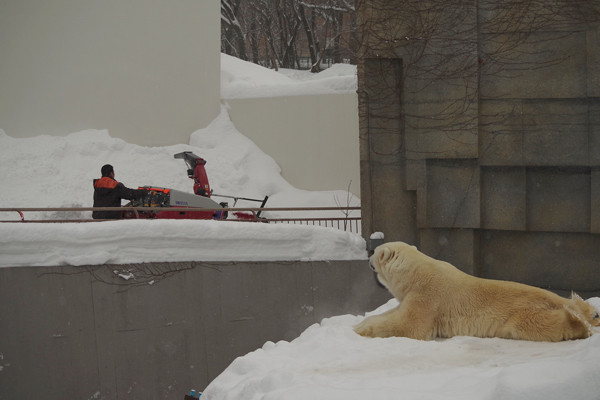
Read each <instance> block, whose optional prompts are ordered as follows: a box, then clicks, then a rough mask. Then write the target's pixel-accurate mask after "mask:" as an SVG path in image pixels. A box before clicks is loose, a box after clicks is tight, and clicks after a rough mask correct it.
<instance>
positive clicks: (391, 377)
mask: <svg viewBox="0 0 600 400" xmlns="http://www.w3.org/2000/svg"><path fill="white" fill-rule="evenodd" d="M355 71H356V70H355V69H354V67H351V66H336V67H335V68H332V69H331V70H329V72H327V71H325V72H323V73H321V74H317V75H310V74H308V73H302V72H298V71H280V72H279V73H277V72H274V71H269V70H266V69H264V68H261V67H257V66H255V65H253V64H248V63H243V62H240V61H239V60H236V59H232V58H231V57H228V56H222V92H223V94H222V97H223V98H234V97H262V96H272V95H277V94H292V93H293V94H298V95H301V94H307V93H308V91H318V92H319V93H320V91H323V90H326V91H327V90H328V91H330V92H336V91H344V90H355V84H356V81H355V79H356V78H355ZM336 76H337V77H338V79H337V80H336ZM319 80H322V82H321V83H319V82H318V81H319ZM353 85H354V86H353ZM315 87H317V88H315ZM0 127H1V121H0ZM186 150H191V151H194V152H195V153H196V154H198V155H201V156H203V157H204V158H206V159H207V161H208V164H207V165H206V169H207V172H208V175H209V179H210V181H211V185H212V187H213V189H214V191H215V193H219V194H232V195H237V196H244V197H262V196H264V195H270V196H271V198H270V200H269V203H268V205H269V206H272V207H282V206H298V207H301V206H333V207H335V206H337V205H338V204H340V203H341V204H342V205H345V204H346V202H347V201H346V196H347V193H346V192H340V191H334V192H306V191H301V190H297V189H295V188H293V187H291V186H290V185H289V184H288V183H287V182H286V181H285V180H284V179H283V178H282V177H281V175H280V173H279V168H278V167H277V165H276V164H275V162H274V161H273V159H271V158H270V157H269V156H267V155H265V154H264V153H262V152H261V151H260V149H258V148H257V147H256V146H255V145H254V143H252V142H251V141H250V140H249V139H247V138H246V137H244V136H243V135H241V134H240V133H239V132H238V131H237V130H236V129H235V127H234V126H233V124H232V123H231V121H230V120H229V117H228V114H227V110H226V108H225V107H224V108H223V110H222V112H221V114H220V116H219V117H218V118H217V119H216V120H215V121H213V123H212V124H211V125H210V126H208V127H206V128H204V129H200V130H198V131H197V132H194V133H193V134H192V135H191V138H190V144H189V145H177V146H169V147H160V148H148V147H141V146H136V145H133V144H129V143H126V142H124V141H122V140H120V139H115V138H111V137H110V136H109V133H108V132H106V131H93V130H90V131H85V132H78V133H73V134H71V135H69V136H67V137H62V138H61V137H50V136H38V137H35V138H31V139H15V138H11V137H10V136H8V135H6V134H4V133H3V132H0V170H1V171H2V174H1V175H0V187H2V188H4V190H2V191H0V207H16V206H19V207H88V206H91V201H92V183H91V182H92V179H93V178H96V177H98V174H99V169H100V167H101V165H102V164H104V163H111V164H113V165H114V166H115V169H116V174H117V179H118V180H120V181H122V182H123V183H125V184H126V185H127V186H129V187H135V186H138V185H139V186H142V185H154V186H165V187H171V188H175V189H179V190H185V191H191V180H189V178H187V176H186V173H185V169H186V167H185V165H184V164H183V162H182V161H181V160H175V159H173V154H175V153H178V152H181V151H186ZM6 188H10V190H6ZM350 203H351V205H357V204H358V203H359V200H358V199H356V198H352V199H351V200H350ZM239 205H240V206H254V205H255V204H239ZM86 216H87V217H89V214H85V213H84V214H82V215H77V216H71V217H77V218H82V217H86ZM337 216H340V215H337ZM17 217H18V216H17V215H16V214H14V213H13V214H9V215H7V214H5V213H0V219H3V220H4V219H8V218H12V219H17ZM34 217H35V218H50V217H60V218H65V217H66V215H56V213H48V214H33V213H27V214H26V218H28V219H31V218H34ZM364 248H365V243H364V241H363V240H362V238H360V237H359V236H357V235H353V234H349V233H345V232H341V231H338V230H335V229H326V228H313V227H299V226H285V225H271V224H251V223H240V222H216V221H114V222H102V223H89V224H74V223H72V224H66V225H54V224H53V225H47V224H18V223H16V224H0V266H25V265H61V264H69V265H82V264H102V263H130V262H139V261H150V260H152V261H158V260H159V259H160V257H161V256H162V255H164V256H165V257H166V258H167V259H169V260H180V261H183V260H187V259H194V260H233V259H235V257H239V259H246V260H257V259H307V260H308V259H357V258H359V259H360V258H366V252H365V250H364ZM115 250H116V251H115ZM127 278H128V277H127V276H123V279H127ZM588 301H590V302H592V304H594V305H595V306H596V308H600V299H598V298H594V299H590V300H588ZM395 304H397V303H396V301H395V300H391V301H390V302H389V303H387V304H385V305H383V306H382V307H380V308H379V309H378V310H375V311H374V312H373V313H380V312H383V311H385V310H387V309H389V308H391V307H393V306H394V305H395ZM370 314H372V313H368V314H367V315H370ZM363 317H364V316H354V315H342V316H336V317H332V318H328V319H325V320H323V321H322V322H321V323H320V324H315V325H313V326H311V327H309V328H308V329H306V331H305V332H304V333H302V334H301V335H300V337H298V338H297V339H295V340H293V341H291V342H285V341H281V342H278V343H272V342H267V343H265V344H264V345H263V347H262V348H261V349H258V350H256V351H254V352H251V353H249V354H247V355H245V356H242V357H239V358H238V359H236V360H235V361H234V362H233V363H232V364H231V365H230V366H229V367H228V368H227V369H226V370H225V371H224V372H223V373H222V374H221V375H220V376H219V377H217V378H216V379H215V380H214V381H213V382H212V383H211V384H210V385H209V386H208V387H207V388H206V390H205V391H204V395H203V397H202V398H203V399H207V400H211V399H212V400H215V399H236V400H243V399H265V400H268V399H277V400H279V399H285V400H294V399H302V400H305V399H327V400H337V399H344V400H348V399H361V400H362V399H373V400H375V399H394V400H397V399H410V400H416V399H420V400H429V399H431V400H437V399H444V400H455V399H456V400H470V399H473V400H506V399H510V400H519V399H527V400H535V399H540V400H564V399H569V400H590V399H600V379H598V378H599V377H600V364H599V363H598V361H597V360H598V359H599V358H600V335H594V336H593V337H591V338H589V339H585V340H577V341H571V342H562V343H536V342H526V341H514V340H504V339H480V338H470V337H456V338H452V339H446V340H436V341H430V342H422V341H416V340H411V339H406V338H389V339H368V338H363V337H361V336H358V335H356V334H355V333H354V332H353V331H352V326H353V325H355V324H357V323H359V322H360V321H361V320H362V318H363ZM0 373H1V370H0Z"/></svg>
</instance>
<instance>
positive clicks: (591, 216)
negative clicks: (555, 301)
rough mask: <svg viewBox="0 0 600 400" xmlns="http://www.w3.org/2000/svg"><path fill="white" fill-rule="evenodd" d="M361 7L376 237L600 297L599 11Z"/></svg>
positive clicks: (518, 5)
mask: <svg viewBox="0 0 600 400" xmlns="http://www.w3.org/2000/svg"><path fill="white" fill-rule="evenodd" d="M357 7H358V19H359V31H360V37H361V39H360V42H361V47H362V49H361V57H360V63H359V66H358V71H359V72H358V73H359V110H360V111H359V112H360V116H359V121H360V147H361V194H362V196H361V199H362V205H363V214H362V215H363V230H362V231H363V234H364V235H365V236H366V237H368V235H370V233H372V232H377V231H380V232H383V233H384V234H385V237H386V240H387V241H392V240H402V241H405V242H409V243H413V244H417V245H418V246H419V247H420V248H421V249H422V250H423V251H425V252H426V253H428V254H430V255H432V256H434V257H439V258H442V259H445V260H447V261H450V262H452V263H454V264H455V265H457V266H459V267H461V268H462V269H464V270H466V271H467V272H470V273H473V274H476V275H480V276H484V277H491V278H500V279H510V280H516V281H521V282H525V283H529V284H534V285H537V286H542V287H547V288H551V289H553V290H557V291H561V290H564V291H565V292H569V291H570V290H571V289H575V290H577V291H580V292H581V293H582V295H591V294H598V293H600V268H599V265H600V251H599V250H598V249H600V189H599V188H600V156H599V155H600V119H599V115H600V113H599V111H600V5H599V3H598V2H597V1H579V2H569V1H562V0H552V1H548V2H543V3H535V2H522V1H517V0H514V1H508V2H507V1H502V2H500V1H495V0H473V1H466V2H464V1H438V0H427V1H418V2H417V1H406V0H398V1H379V0H359V1H358V5H357Z"/></svg>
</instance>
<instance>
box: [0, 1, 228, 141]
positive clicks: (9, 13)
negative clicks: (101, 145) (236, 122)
mask: <svg viewBox="0 0 600 400" xmlns="http://www.w3.org/2000/svg"><path fill="white" fill-rule="evenodd" d="M219 5H220V2H218V1H216V0H211V1H196V0H178V1H177V2H175V3H173V2H164V1H156V0H152V1H149V0H105V1H95V0H52V1H46V0H2V1H0V55H1V57H2V67H1V68H0V129H3V130H4V131H5V132H6V133H7V134H8V135H10V136H13V137H31V136H38V135H42V134H49V135H65V134H68V133H72V132H77V131H80V130H85V129H108V130H109V132H110V134H111V135H112V136H113V137H118V138H121V139H124V140H126V141H128V142H131V143H137V144H140V145H149V146H163V145H170V144H176V143H188V142H189V137H190V134H191V133H192V132H194V131H195V130H197V129H200V128H203V127H205V126H206V125H208V124H209V123H210V122H211V121H212V120H213V119H214V118H215V117H216V116H217V115H218V114H219V110H220V104H219V96H220V94H219V76H220V66H219V63H220V58H219V54H220V40H219V37H220V25H219V15H220V8H219Z"/></svg>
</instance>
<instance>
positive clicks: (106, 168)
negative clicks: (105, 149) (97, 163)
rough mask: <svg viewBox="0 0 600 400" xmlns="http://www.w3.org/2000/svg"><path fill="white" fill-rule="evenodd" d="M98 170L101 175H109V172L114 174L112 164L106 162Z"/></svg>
mask: <svg viewBox="0 0 600 400" xmlns="http://www.w3.org/2000/svg"><path fill="white" fill-rule="evenodd" d="M100 172H101V173H102V176H111V174H114V172H115V170H114V169H113V166H112V165H110V164H106V165H103V166H102V169H101V170H100Z"/></svg>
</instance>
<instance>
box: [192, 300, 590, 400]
mask: <svg viewBox="0 0 600 400" xmlns="http://www.w3.org/2000/svg"><path fill="white" fill-rule="evenodd" d="M598 300H600V299H598V298H596V299H595V300H594V301H595V302H596V303H595V304H596V305H597V306H598V305H600V304H599V302H598ZM397 304H398V302H397V301H396V300H395V299H393V300H390V301H389V302H388V303H387V304H385V305H383V306H382V307H380V308H379V309H378V310H375V311H374V312H373V313H369V314H368V315H371V314H374V313H380V312H383V311H385V310H388V309H390V308H392V307H394V306H396V305H397ZM362 318H363V317H362V316H354V315H343V316H337V317H333V318H327V319H325V320H323V321H322V322H321V323H320V324H315V325H313V326H311V327H309V328H308V329H306V330H305V331H304V332H303V333H302V334H301V335H300V336H299V337H298V338H297V339H295V340H293V341H291V342H284V341H281V342H278V343H272V342H267V343H265V344H264V345H263V346H262V348H261V349H258V350H256V351H254V352H252V353H249V354H247V355H245V356H243V357H239V358H237V359H236V360H235V361H234V362H233V363H232V364H231V365H230V366H229V367H228V368H227V369H226V370H225V371H224V372H223V373H222V374H221V375H220V376H218V377H217V378H216V379H215V380H213V381H212V382H211V384H210V385H209V386H208V387H207V388H206V390H205V391H204V393H203V395H202V397H201V398H202V399H206V400H215V399H219V400H245V399H248V400H249V399H253V400H254V399H265V400H276V399H285V400H305V399H323V400H325V399H326V400H353V399H356V400H365V399H369V400H380V399H386V400H404V399H406V400H565V399H569V400H591V399H600V379H599V378H600V363H599V362H598V359H599V358H600V335H598V334H596V335H594V336H592V337H591V338H589V339H585V340H575V341H569V342H560V343H540V342H528V341H521V340H506V339H481V338H474V337H464V336H463V337H454V338H451V339H444V340H435V341H419V340H412V339H407V338H387V339H379V338H378V339H371V338H364V337H362V336H359V335H357V334H355V333H354V331H353V330H352V326H353V325H355V324H357V323H359V322H360V321H361V320H362Z"/></svg>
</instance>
